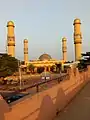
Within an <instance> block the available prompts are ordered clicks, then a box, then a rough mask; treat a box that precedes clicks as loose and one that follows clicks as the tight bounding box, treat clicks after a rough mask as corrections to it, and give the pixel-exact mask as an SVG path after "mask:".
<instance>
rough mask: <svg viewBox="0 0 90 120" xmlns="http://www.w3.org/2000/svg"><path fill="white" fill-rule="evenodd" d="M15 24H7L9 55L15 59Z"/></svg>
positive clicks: (10, 22)
mask: <svg viewBox="0 0 90 120" xmlns="http://www.w3.org/2000/svg"><path fill="white" fill-rule="evenodd" d="M14 27H15V26H14V23H13V22H12V21H9V22H8V23H7V54H8V55H11V56H12V57H15V35H14Z"/></svg>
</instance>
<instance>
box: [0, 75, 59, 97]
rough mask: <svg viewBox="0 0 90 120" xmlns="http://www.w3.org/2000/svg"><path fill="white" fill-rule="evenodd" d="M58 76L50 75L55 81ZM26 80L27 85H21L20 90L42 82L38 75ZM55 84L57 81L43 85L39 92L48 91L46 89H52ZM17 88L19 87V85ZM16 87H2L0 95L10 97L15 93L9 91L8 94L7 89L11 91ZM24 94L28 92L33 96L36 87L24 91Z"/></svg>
mask: <svg viewBox="0 0 90 120" xmlns="http://www.w3.org/2000/svg"><path fill="white" fill-rule="evenodd" d="M59 76H60V74H51V79H55V78H57V77H59ZM26 80H27V83H26V85H23V84H22V88H23V87H28V86H31V85H33V84H35V83H38V82H41V81H42V80H41V76H40V75H34V76H30V78H28V79H26ZM56 83H57V81H56V82H55V81H54V82H50V83H45V84H44V85H41V86H39V91H43V90H45V89H48V88H50V87H52V86H53V85H54V84H56ZM17 86H18V87H19V84H18V85H17ZM17 86H16V85H4V86H1V87H3V88H5V89H4V90H1V91H0V93H1V94H2V95H3V96H5V97H6V96H10V95H12V94H14V93H15V92H14V91H11V92H10V91H9V92H8V91H7V90H9V89H11V88H13V87H17ZM5 90H6V91H5ZM26 92H29V93H30V94H31V95H33V94H35V93H36V87H34V88H30V89H28V90H26Z"/></svg>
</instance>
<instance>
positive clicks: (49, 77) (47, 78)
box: [41, 72, 51, 80]
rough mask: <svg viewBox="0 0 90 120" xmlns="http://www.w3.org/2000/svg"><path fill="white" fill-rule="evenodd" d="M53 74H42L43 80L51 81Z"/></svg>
mask: <svg viewBox="0 0 90 120" xmlns="http://www.w3.org/2000/svg"><path fill="white" fill-rule="evenodd" d="M50 79H51V74H50V73H49V72H43V73H41V80H50Z"/></svg>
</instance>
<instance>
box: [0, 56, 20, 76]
mask: <svg viewBox="0 0 90 120" xmlns="http://www.w3.org/2000/svg"><path fill="white" fill-rule="evenodd" d="M16 71H18V60H17V59H16V58H14V57H11V56H9V55H7V54H3V55H2V56H0V77H6V76H9V75H12V74H13V73H14V72H16Z"/></svg>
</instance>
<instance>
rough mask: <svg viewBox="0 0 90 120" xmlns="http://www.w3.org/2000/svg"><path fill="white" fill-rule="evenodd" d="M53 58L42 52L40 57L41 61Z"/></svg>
mask: <svg viewBox="0 0 90 120" xmlns="http://www.w3.org/2000/svg"><path fill="white" fill-rule="evenodd" d="M51 59H52V58H51V56H50V55H48V54H42V55H41V56H40V57H39V60H41V61H44V60H47V61H49V60H51Z"/></svg>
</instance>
